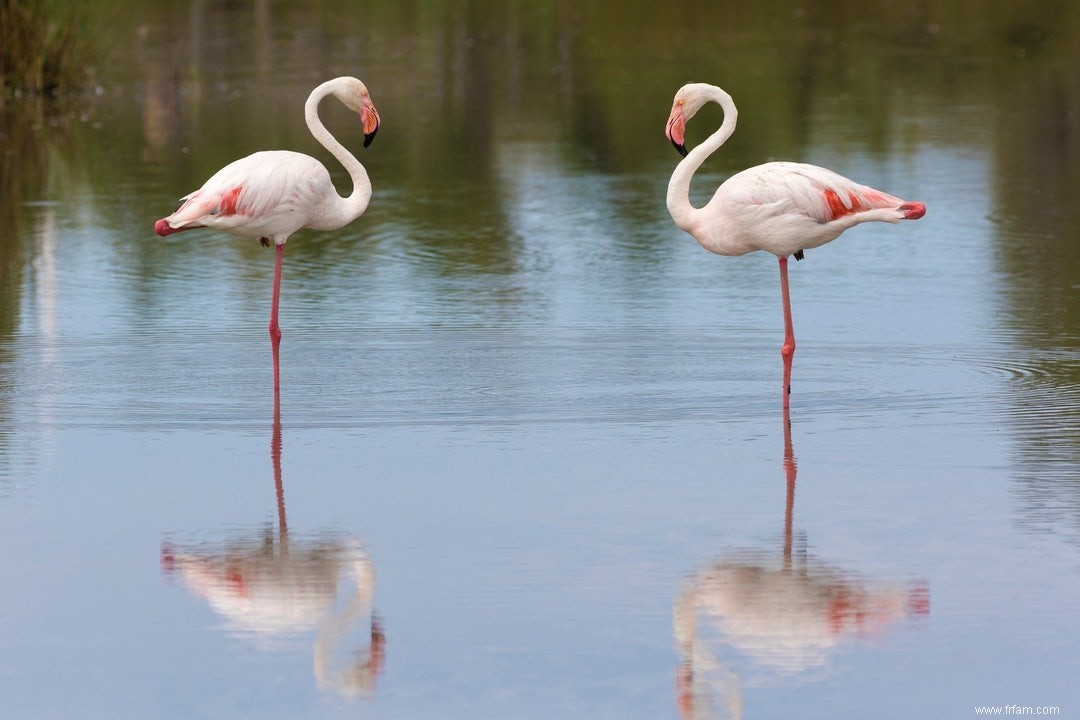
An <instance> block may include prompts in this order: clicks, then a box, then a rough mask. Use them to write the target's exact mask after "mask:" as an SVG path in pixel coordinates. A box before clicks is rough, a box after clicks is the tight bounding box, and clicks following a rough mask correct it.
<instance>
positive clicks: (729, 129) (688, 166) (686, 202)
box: [667, 85, 739, 234]
mask: <svg viewBox="0 0 1080 720" xmlns="http://www.w3.org/2000/svg"><path fill="white" fill-rule="evenodd" d="M707 93H708V95H707V97H706V101H712V102H715V103H717V104H718V105H720V107H721V108H722V109H723V111H724V122H723V123H722V124H721V125H720V127H719V129H717V131H716V132H714V133H713V134H712V135H710V136H709V137H708V138H707V139H706V140H705V141H704V142H703V143H701V144H700V145H698V146H697V147H696V148H694V149H693V150H691V151H690V152H689V153H688V154H687V155H686V157H684V158H683V159H682V161H681V162H680V163H679V165H678V166H677V167H676V168H675V172H673V173H672V174H671V180H670V181H669V182H668V191H667V207H668V212H669V213H671V218H672V220H674V221H675V224H676V225H678V226H679V227H680V228H682V229H683V230H685V231H687V232H689V233H691V234H693V232H692V228H693V227H694V225H695V222H694V220H695V217H696V216H697V214H698V213H699V212H700V210H699V209H698V208H695V207H694V206H693V205H692V204H691V203H690V182H691V180H693V178H694V173H695V172H697V170H698V168H699V167H701V165H702V163H704V162H705V159H706V158H707V157H709V156H710V155H712V154H713V153H714V152H716V151H717V150H718V149H719V148H720V146H721V145H723V144H724V143H725V142H727V139H728V138H729V137H731V133H733V132H735V123H736V121H737V120H738V117H739V111H738V110H736V109H735V101H734V100H732V99H731V96H730V95H728V94H727V93H726V92H724V91H723V90H721V89H720V88H718V87H716V86H715V85H710V86H708V90H707ZM689 119H690V118H689V117H688V118H687V120H689Z"/></svg>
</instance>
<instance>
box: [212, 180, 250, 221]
mask: <svg viewBox="0 0 1080 720" xmlns="http://www.w3.org/2000/svg"><path fill="white" fill-rule="evenodd" d="M243 189H244V188H243V187H242V186H239V185H237V186H236V187H234V188H233V189H232V190H229V191H228V192H226V193H225V194H224V195H222V196H221V203H220V205H219V208H220V210H219V212H218V214H219V215H236V214H237V212H239V210H238V206H239V204H240V192H241V191H242V190H243Z"/></svg>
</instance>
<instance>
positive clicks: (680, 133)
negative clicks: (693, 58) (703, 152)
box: [665, 83, 710, 157]
mask: <svg viewBox="0 0 1080 720" xmlns="http://www.w3.org/2000/svg"><path fill="white" fill-rule="evenodd" d="M709 87H710V86H709V85H706V84H704V83H689V84H688V85H683V86H682V87H681V88H679V92H677V93H675V102H673V103H672V104H671V115H669V116H668V121H667V129H666V131H665V134H666V135H667V139H668V140H670V141H671V144H672V145H674V146H675V149H676V150H678V151H679V154H680V155H682V156H683V157H686V123H687V122H689V121H690V118H692V117H694V115H695V114H696V113H697V111H698V110H700V109H701V106H702V105H704V104H705V103H706V102H707V101H708V95H707V94H706V91H707V89H708V88H709Z"/></svg>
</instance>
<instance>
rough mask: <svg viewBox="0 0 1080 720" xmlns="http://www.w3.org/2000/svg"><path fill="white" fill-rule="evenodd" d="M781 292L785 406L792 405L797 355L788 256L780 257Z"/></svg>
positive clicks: (781, 349)
mask: <svg viewBox="0 0 1080 720" xmlns="http://www.w3.org/2000/svg"><path fill="white" fill-rule="evenodd" d="M780 294H781V295H782V296H783V300H784V344H783V345H782V346H781V347H780V357H782V358H783V359H784V407H785V408H786V407H788V406H789V405H790V395H791V359H792V358H793V357H795V330H794V328H793V326H792V323H791V295H790V294H789V293H788V279H787V258H786V257H782V258H780Z"/></svg>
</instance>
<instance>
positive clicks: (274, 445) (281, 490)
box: [270, 346, 289, 551]
mask: <svg viewBox="0 0 1080 720" xmlns="http://www.w3.org/2000/svg"><path fill="white" fill-rule="evenodd" d="M274 376H275V378H276V376H277V347H276V346H275V347H274ZM281 450H282V439H281V391H280V390H279V389H278V387H277V383H276V382H275V383H274V423H273V429H272V430H271V431H270V462H271V463H272V464H273V466H274V490H275V492H276V493H277V513H278V536H279V537H280V538H281V547H282V550H283V551H284V550H285V545H286V543H287V542H288V532H289V529H288V528H289V526H288V523H287V522H286V520H285V484H284V482H283V481H282V479H281Z"/></svg>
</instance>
